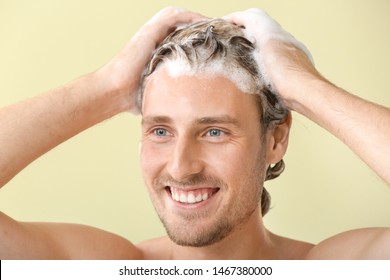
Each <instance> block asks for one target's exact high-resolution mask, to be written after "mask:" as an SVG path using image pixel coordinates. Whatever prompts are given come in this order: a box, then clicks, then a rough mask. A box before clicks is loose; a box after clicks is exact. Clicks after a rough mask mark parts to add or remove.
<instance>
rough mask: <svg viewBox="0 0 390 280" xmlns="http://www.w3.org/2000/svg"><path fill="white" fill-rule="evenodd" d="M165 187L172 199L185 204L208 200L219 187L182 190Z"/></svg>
mask: <svg viewBox="0 0 390 280" xmlns="http://www.w3.org/2000/svg"><path fill="white" fill-rule="evenodd" d="M166 189H167V191H168V193H169V194H170V195H171V197H172V199H173V200H174V201H177V202H181V203H186V204H195V203H199V202H202V201H205V200H208V199H210V197H212V196H213V195H214V194H216V193H217V192H218V191H219V188H204V189H194V190H184V189H179V188H174V187H166Z"/></svg>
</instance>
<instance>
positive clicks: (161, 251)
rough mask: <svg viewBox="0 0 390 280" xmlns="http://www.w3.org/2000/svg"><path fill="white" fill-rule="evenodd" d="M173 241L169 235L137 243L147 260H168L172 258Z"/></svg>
mask: <svg viewBox="0 0 390 280" xmlns="http://www.w3.org/2000/svg"><path fill="white" fill-rule="evenodd" d="M171 245H172V243H171V241H170V240H169V238H168V237H167V236H164V237H158V238H154V239H150V240H146V241H143V242H141V243H139V244H138V245H137V247H138V249H139V250H140V251H141V253H142V258H143V259H145V260H167V259H170V258H171V252H172V250H171V249H172V247H171Z"/></svg>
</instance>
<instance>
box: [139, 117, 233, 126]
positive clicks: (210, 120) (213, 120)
mask: <svg viewBox="0 0 390 280" xmlns="http://www.w3.org/2000/svg"><path fill="white" fill-rule="evenodd" d="M155 123H166V124H171V123H173V119H172V118H170V117H167V116H147V117H144V118H143V119H142V125H146V124H149V125H150V124H155ZM194 123H195V124H233V125H235V126H238V127H239V126H240V125H239V121H238V120H237V119H235V118H233V117H231V116H229V115H219V116H209V117H202V118H199V119H196V120H195V122H194Z"/></svg>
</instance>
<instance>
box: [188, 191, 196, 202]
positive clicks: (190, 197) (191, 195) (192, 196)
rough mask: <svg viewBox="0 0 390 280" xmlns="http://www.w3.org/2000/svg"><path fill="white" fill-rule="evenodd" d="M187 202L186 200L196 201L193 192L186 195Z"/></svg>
mask: <svg viewBox="0 0 390 280" xmlns="http://www.w3.org/2000/svg"><path fill="white" fill-rule="evenodd" d="M187 202H188V203H195V202H196V201H195V196H194V194H193V193H190V194H189V195H188V197H187Z"/></svg>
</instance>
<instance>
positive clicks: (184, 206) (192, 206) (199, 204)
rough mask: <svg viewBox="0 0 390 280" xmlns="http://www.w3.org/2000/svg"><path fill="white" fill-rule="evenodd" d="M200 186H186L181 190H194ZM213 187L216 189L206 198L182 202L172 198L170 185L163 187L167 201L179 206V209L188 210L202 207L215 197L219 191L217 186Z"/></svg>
mask: <svg viewBox="0 0 390 280" xmlns="http://www.w3.org/2000/svg"><path fill="white" fill-rule="evenodd" d="M199 189H200V188H199V187H188V188H183V190H185V191H194V190H199ZM213 189H216V190H213V193H212V195H211V196H210V197H209V198H208V199H206V200H202V201H200V202H196V203H183V202H180V201H176V200H174V199H173V198H172V193H171V191H170V186H166V187H165V191H166V194H167V196H168V198H169V201H170V202H171V203H172V204H173V205H174V206H175V207H179V208H181V209H188V210H194V209H198V208H203V207H206V206H207V205H208V204H211V203H212V202H213V201H214V200H215V199H216V198H217V195H218V193H219V191H220V189H219V188H213Z"/></svg>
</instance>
